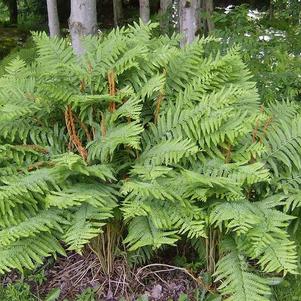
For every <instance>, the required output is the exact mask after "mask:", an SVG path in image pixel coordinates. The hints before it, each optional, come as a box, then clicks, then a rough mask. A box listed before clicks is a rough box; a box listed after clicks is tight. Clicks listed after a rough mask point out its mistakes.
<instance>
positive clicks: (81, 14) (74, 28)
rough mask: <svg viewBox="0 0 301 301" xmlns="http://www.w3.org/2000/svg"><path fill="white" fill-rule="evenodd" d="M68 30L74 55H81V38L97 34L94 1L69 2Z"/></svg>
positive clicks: (77, 0) (82, 50)
mask: <svg viewBox="0 0 301 301" xmlns="http://www.w3.org/2000/svg"><path fill="white" fill-rule="evenodd" d="M69 29H70V33H71V38H72V46H73V49H74V51H75V53H76V54H77V55H81V54H83V53H84V48H83V45H82V43H81V38H82V37H83V36H86V35H93V34H96V32H97V15H96V0H71V15H70V19H69Z"/></svg>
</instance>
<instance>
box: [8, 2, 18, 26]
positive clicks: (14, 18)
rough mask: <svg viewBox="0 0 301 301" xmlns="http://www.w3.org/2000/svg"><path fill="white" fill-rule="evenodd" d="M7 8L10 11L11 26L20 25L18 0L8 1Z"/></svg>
mask: <svg viewBox="0 0 301 301" xmlns="http://www.w3.org/2000/svg"><path fill="white" fill-rule="evenodd" d="M7 6H8V10H9V21H10V23H11V24H17V23H18V4H17V0H8V1H7Z"/></svg>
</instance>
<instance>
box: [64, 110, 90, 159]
mask: <svg viewBox="0 0 301 301" xmlns="http://www.w3.org/2000/svg"><path fill="white" fill-rule="evenodd" d="M65 121H66V126H67V130H68V134H69V136H70V140H71V142H72V143H73V145H74V146H75V147H76V149H77V151H78V152H79V154H80V155H81V156H82V158H83V159H84V160H85V161H86V160H87V157H88V152H87V150H86V149H85V148H84V147H83V145H82V142H81V141H80V139H79V137H78V135H77V133H76V128H75V123H74V117H73V113H72V109H71V106H70V105H68V106H67V109H66V111H65Z"/></svg>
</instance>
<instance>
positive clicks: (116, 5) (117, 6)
mask: <svg viewBox="0 0 301 301" xmlns="http://www.w3.org/2000/svg"><path fill="white" fill-rule="evenodd" d="M113 11H114V25H115V27H117V26H118V25H120V21H121V20H122V19H123V10H122V0H113Z"/></svg>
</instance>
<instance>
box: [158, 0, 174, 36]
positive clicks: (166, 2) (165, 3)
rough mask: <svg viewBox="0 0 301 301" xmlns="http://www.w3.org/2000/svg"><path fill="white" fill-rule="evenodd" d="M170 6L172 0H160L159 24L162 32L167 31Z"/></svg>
mask: <svg viewBox="0 0 301 301" xmlns="http://www.w3.org/2000/svg"><path fill="white" fill-rule="evenodd" d="M171 6H172V0H160V25H161V30H162V31H163V32H166V31H167V27H168V24H169V21H170V19H171V16H170V15H168V12H169V10H170V8H171Z"/></svg>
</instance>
